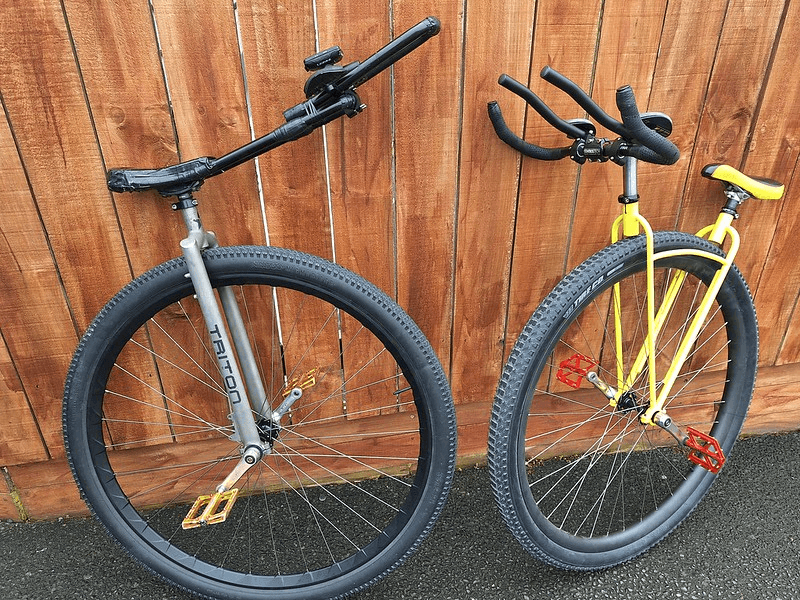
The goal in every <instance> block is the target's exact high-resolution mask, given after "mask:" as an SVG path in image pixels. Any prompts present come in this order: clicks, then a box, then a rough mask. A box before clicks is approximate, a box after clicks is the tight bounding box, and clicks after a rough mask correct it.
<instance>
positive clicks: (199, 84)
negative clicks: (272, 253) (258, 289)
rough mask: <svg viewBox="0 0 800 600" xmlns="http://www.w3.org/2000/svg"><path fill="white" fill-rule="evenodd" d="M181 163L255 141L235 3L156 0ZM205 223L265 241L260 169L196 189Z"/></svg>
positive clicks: (245, 239)
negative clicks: (258, 180)
mask: <svg viewBox="0 0 800 600" xmlns="http://www.w3.org/2000/svg"><path fill="white" fill-rule="evenodd" d="M153 8H154V14H155V21H156V26H157V28H158V34H159V39H160V40H161V47H162V53H163V56H164V66H165V70H166V76H167V84H168V89H169V93H170V99H171V101H172V106H173V111H174V114H175V122H176V130H177V134H178V150H179V153H180V157H181V160H188V159H191V158H194V157H197V156H220V155H222V154H225V153H227V152H230V151H231V150H234V149H235V148H238V147H239V146H242V145H244V144H246V143H247V142H249V141H250V128H249V124H248V117H247V106H246V101H245V95H244V82H243V79H242V77H243V75H242V69H241V61H240V56H239V45H238V40H237V34H236V21H235V17H234V13H233V5H232V4H231V3H230V2H228V1H226V0H214V1H213V2H207V3H205V4H204V5H203V9H202V10H198V9H197V6H196V5H195V3H193V2H190V1H189V0H156V1H154V2H153ZM197 198H198V200H199V201H200V207H201V214H202V216H203V223H204V225H205V226H206V227H207V228H208V229H210V230H212V231H214V232H215V233H217V235H218V237H219V239H220V243H221V244H222V245H233V244H252V243H264V240H265V233H264V228H263V219H262V215H261V210H260V207H259V203H258V193H257V189H256V177H255V168H254V165H253V162H252V161H251V162H248V163H245V164H243V165H241V166H239V167H237V168H235V169H233V170H231V171H229V172H227V173H225V174H222V175H220V176H217V177H215V178H213V179H210V180H208V181H206V183H205V185H204V187H203V189H202V190H201V191H200V192H198V193H197Z"/></svg>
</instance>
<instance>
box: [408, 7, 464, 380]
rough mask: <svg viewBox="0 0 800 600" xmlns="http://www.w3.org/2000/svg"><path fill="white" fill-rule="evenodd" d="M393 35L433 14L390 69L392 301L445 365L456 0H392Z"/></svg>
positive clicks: (456, 86) (455, 126)
mask: <svg viewBox="0 0 800 600" xmlns="http://www.w3.org/2000/svg"><path fill="white" fill-rule="evenodd" d="M393 6H394V18H393V28H394V32H395V34H397V33H399V32H401V31H403V29H404V28H406V27H409V26H411V25H412V24H414V23H416V22H418V21H420V20H422V19H423V18H425V17H426V16H428V15H433V16H435V17H437V18H438V19H439V21H440V22H441V23H442V30H441V31H440V33H439V35H438V36H436V37H435V38H432V39H431V40H429V41H428V42H426V43H425V45H424V46H422V47H421V48H420V49H419V50H418V51H416V52H414V53H412V54H411V55H409V56H407V57H405V58H403V60H402V61H400V62H399V63H397V65H396V66H395V68H394V89H395V96H396V98H395V101H394V144H395V154H396V159H395V189H396V191H395V195H396V205H397V211H396V212H397V217H396V219H397V225H396V228H397V271H398V272H397V301H398V303H399V304H400V306H402V307H403V308H404V309H405V310H406V311H407V312H408V313H409V314H410V315H411V318H412V319H414V321H416V323H417V324H418V325H419V326H420V328H421V329H422V331H423V333H424V334H425V336H426V337H427V338H428V339H429V340H430V342H431V344H432V345H433V349H434V352H436V354H437V356H438V357H439V360H440V361H441V362H442V364H443V365H445V366H447V367H449V365H450V340H451V335H452V330H453V293H452V288H453V256H454V240H455V211H456V187H457V173H458V149H459V131H460V127H461V120H460V118H459V113H460V104H461V103H460V85H461V81H462V73H463V71H462V60H461V53H460V49H461V47H462V45H463V27H462V25H463V15H462V14H461V7H462V3H461V2H460V1H458V0H447V1H444V2H442V1H440V0H429V1H427V2H420V1H419V0H403V1H400V2H397V1H396V2H394V4H393Z"/></svg>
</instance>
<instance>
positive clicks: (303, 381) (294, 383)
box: [282, 367, 317, 398]
mask: <svg viewBox="0 0 800 600" xmlns="http://www.w3.org/2000/svg"><path fill="white" fill-rule="evenodd" d="M316 384H317V367H314V368H313V369H311V370H310V371H309V372H308V373H305V374H303V375H298V376H297V377H294V378H292V379H290V380H289V381H288V382H287V384H286V386H285V387H284V389H283V392H282V394H283V397H284V398H286V397H287V396H288V395H289V394H291V393H292V390H293V389H295V388H300V389H301V390H307V389H308V388H310V387H313V386H314V385H316Z"/></svg>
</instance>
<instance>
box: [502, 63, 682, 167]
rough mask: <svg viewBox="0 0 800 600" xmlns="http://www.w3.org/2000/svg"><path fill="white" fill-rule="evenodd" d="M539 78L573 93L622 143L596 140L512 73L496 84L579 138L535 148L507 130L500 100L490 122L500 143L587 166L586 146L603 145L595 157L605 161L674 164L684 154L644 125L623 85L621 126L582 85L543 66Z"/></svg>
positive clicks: (529, 153)
mask: <svg viewBox="0 0 800 600" xmlns="http://www.w3.org/2000/svg"><path fill="white" fill-rule="evenodd" d="M541 77H542V79H544V80H545V81H547V82H548V83H551V84H552V85H554V86H556V87H557V88H559V89H560V90H562V91H563V92H565V93H566V94H567V95H569V96H570V97H571V98H572V99H573V100H575V102H576V103H577V104H578V105H579V106H580V107H581V108H583V109H584V110H585V111H586V113H587V114H588V115H589V116H591V117H593V118H594V119H595V120H596V121H597V122H598V123H600V124H601V125H602V126H603V127H605V128H606V129H609V130H610V131H613V132H614V133H616V134H617V135H618V136H620V142H621V143H618V144H606V145H605V146H603V144H602V143H601V142H602V140H597V139H596V138H594V136H593V133H588V132H587V131H586V130H583V129H582V128H580V127H577V126H575V125H574V124H572V123H570V122H568V121H565V120H563V119H561V118H560V117H558V116H557V115H556V114H555V113H554V112H553V111H552V110H551V109H550V107H548V106H547V105H546V104H545V103H544V102H543V101H542V100H541V99H540V98H539V97H538V96H536V94H534V93H533V92H532V91H531V90H529V89H528V88H527V87H525V86H524V85H523V84H521V83H519V82H518V81H516V80H514V79H512V78H511V77H509V76H508V75H501V76H500V79H499V80H498V83H499V84H500V85H502V86H503V87H505V88H506V89H508V90H510V91H512V92H514V93H515V94H517V95H518V96H520V97H521V98H522V99H523V100H525V101H526V102H527V103H528V104H529V105H530V106H531V107H533V108H534V110H536V112H538V113H539V114H540V115H541V116H542V117H543V118H544V119H545V120H546V121H547V122H548V123H550V124H551V125H552V126H553V127H555V128H556V129H558V130H559V131H562V132H563V133H565V134H566V135H567V136H568V137H570V138H573V139H575V140H576V141H575V142H574V143H573V144H572V145H570V146H565V147H563V148H542V147H541V146H537V145H536V144H531V143H530V142H526V141H525V140H523V139H522V138H520V137H519V136H517V135H516V134H515V133H513V132H512V131H511V130H510V129H509V128H508V126H507V125H506V123H505V120H504V119H503V115H502V112H501V110H500V107H499V106H498V104H497V102H490V103H489V106H488V111H489V118H490V120H491V121H492V125H493V126H494V129H495V132H496V133H497V135H498V137H499V138H500V139H501V140H503V141H504V142H505V143H507V144H508V145H509V146H511V147H512V148H514V149H516V150H518V151H520V152H522V153H523V154H525V155H526V156H530V157H531V158H536V159H538V160H559V159H561V158H565V157H566V156H570V157H571V158H573V160H576V161H578V162H583V161H584V160H587V157H588V153H587V152H585V149H586V147H587V143H590V142H591V143H596V144H597V143H599V144H600V147H599V150H600V154H599V155H595V156H599V157H600V158H601V159H602V160H607V159H608V158H609V157H613V158H618V157H621V156H631V157H634V158H638V159H640V160H643V161H646V162H651V163H656V164H663V165H671V164H674V163H675V162H677V160H678V158H680V151H679V150H678V148H677V147H676V146H675V144H673V143H672V142H670V141H669V140H668V139H666V138H665V137H662V136H661V135H660V134H658V133H657V132H655V131H653V130H652V129H650V128H649V127H648V126H647V125H645V123H644V122H643V121H642V117H641V114H640V113H639V109H638V107H637V106H636V99H635V97H634V94H633V90H632V89H631V87H630V86H624V87H621V88H619V89H618V90H617V108H618V109H619V111H620V115H621V116H622V122H619V121H617V120H616V119H614V118H612V117H611V116H609V115H608V114H607V113H606V112H605V111H604V110H603V109H602V108H600V107H599V106H598V105H597V103H596V102H595V101H594V100H592V99H591V98H590V97H589V95H588V94H586V92H584V91H583V90H582V89H581V88H580V86H578V85H577V84H576V83H575V82H573V81H572V80H570V79H568V78H567V77H565V76H564V75H562V74H561V73H559V72H558V71H556V70H555V69H551V68H550V67H545V68H544V69H542V72H541ZM609 153H616V154H609Z"/></svg>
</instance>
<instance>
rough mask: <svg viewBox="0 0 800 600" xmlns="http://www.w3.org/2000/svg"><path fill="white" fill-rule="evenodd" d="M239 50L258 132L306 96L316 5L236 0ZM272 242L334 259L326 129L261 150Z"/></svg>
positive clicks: (277, 121)
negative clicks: (306, 60)
mask: <svg viewBox="0 0 800 600" xmlns="http://www.w3.org/2000/svg"><path fill="white" fill-rule="evenodd" d="M238 7H239V22H240V27H241V35H242V49H243V51H244V57H245V67H246V75H247V82H248V89H249V94H250V103H251V110H252V118H253V127H254V131H255V135H256V137H259V136H261V135H265V134H266V133H268V132H269V131H272V130H273V129H275V128H276V127H278V126H279V125H281V124H283V122H284V118H283V115H282V112H283V111H284V110H285V109H287V108H289V107H290V106H294V105H295V104H298V103H299V102H301V101H302V100H304V95H303V84H304V83H305V80H306V78H307V77H308V75H309V74H308V73H306V72H305V70H304V69H303V59H304V58H305V57H307V56H310V55H311V54H313V53H314V52H315V51H316V49H315V32H314V14H313V12H312V5H311V4H310V3H308V2H305V1H302V0H294V1H292V2H284V3H282V4H281V5H280V6H277V7H276V6H273V5H270V4H264V3H262V2H253V1H251V0H246V1H244V2H239V3H238ZM259 166H260V171H261V182H262V186H263V194H264V204H265V215H266V221H267V227H268V229H269V240H270V244H273V245H276V246H284V247H287V248H295V249H297V250H302V251H304V252H309V253H311V254H315V255H317V256H322V257H324V258H327V259H330V258H332V256H333V250H332V247H331V231H330V218H329V212H328V199H327V194H328V192H327V185H326V182H325V155H324V152H323V143H322V132H321V131H316V132H314V133H312V134H311V135H310V136H308V137H305V138H301V139H300V140H297V141H295V142H292V143H290V144H287V145H285V146H282V147H280V148H278V149H276V150H273V151H272V152H269V153H268V154H265V155H262V156H261V157H259Z"/></svg>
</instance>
